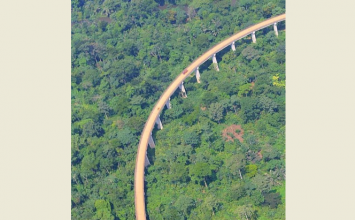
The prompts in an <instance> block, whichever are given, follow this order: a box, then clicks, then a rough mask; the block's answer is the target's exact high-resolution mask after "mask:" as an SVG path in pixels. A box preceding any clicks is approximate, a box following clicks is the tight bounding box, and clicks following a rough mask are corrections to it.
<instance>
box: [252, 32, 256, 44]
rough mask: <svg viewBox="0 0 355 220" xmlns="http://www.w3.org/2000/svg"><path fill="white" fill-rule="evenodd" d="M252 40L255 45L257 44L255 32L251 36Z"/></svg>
mask: <svg viewBox="0 0 355 220" xmlns="http://www.w3.org/2000/svg"><path fill="white" fill-rule="evenodd" d="M251 39H252V40H253V43H256V37H255V31H253V33H252V34H251Z"/></svg>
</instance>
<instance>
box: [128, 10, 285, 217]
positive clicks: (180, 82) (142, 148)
mask: <svg viewBox="0 0 355 220" xmlns="http://www.w3.org/2000/svg"><path fill="white" fill-rule="evenodd" d="M284 20H286V14H282V15H278V16H276V17H273V18H270V19H267V20H265V21H262V22H260V23H258V24H256V25H253V26H251V27H248V28H246V29H244V30H242V31H240V32H238V33H236V34H234V35H233V36H231V37H229V38H228V39H226V40H223V41H222V42H220V43H219V44H217V45H215V46H214V47H212V48H211V49H210V50H208V51H207V52H205V53H204V54H202V55H201V56H200V57H199V58H197V59H196V60H195V61H193V62H192V63H191V64H190V65H189V66H188V67H187V68H186V69H185V70H183V71H182V72H181V73H180V74H179V75H178V76H177V77H176V79H175V80H174V81H173V82H172V83H171V84H170V85H169V87H168V88H167V89H166V90H165V91H164V93H163V94H162V95H161V96H160V98H159V100H158V102H157V103H156V104H155V106H154V108H153V110H152V111H151V113H150V115H149V117H148V120H147V122H146V123H145V126H144V129H143V132H142V135H141V139H140V142H139V145H138V153H137V158H136V166H135V171H134V197H135V198H134V199H135V209H136V219H137V220H146V212H145V200H144V195H145V194H144V169H145V167H147V166H148V165H149V164H150V163H149V160H148V157H147V148H148V144H149V146H150V147H151V148H155V144H154V140H153V137H152V130H153V128H154V125H155V124H157V128H158V129H163V125H162V123H161V120H160V116H159V114H160V112H161V111H162V110H163V108H164V106H166V107H167V108H168V109H170V108H171V104H170V96H171V95H172V94H173V93H174V92H175V90H176V89H177V88H179V89H180V90H181V92H182V93H183V96H184V97H187V94H186V90H185V87H184V79H186V78H187V77H188V76H189V75H190V74H191V73H193V72H195V73H196V80H197V82H198V83H199V82H200V77H201V76H200V72H199V66H200V65H201V64H203V63H204V62H205V61H207V60H208V59H210V58H212V62H213V64H214V66H215V69H216V70H217V71H219V68H218V62H217V59H216V53H218V52H219V51H221V50H223V49H224V48H226V47H228V46H231V49H232V50H233V51H235V44H234V43H235V41H237V40H239V39H241V38H243V37H246V36H248V35H251V37H252V41H253V43H256V36H255V32H256V31H258V30H261V29H263V28H265V27H268V26H270V25H273V26H274V31H275V34H276V36H278V31H277V23H278V22H281V21H284Z"/></svg>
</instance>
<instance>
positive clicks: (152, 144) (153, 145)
mask: <svg viewBox="0 0 355 220" xmlns="http://www.w3.org/2000/svg"><path fill="white" fill-rule="evenodd" d="M148 144H149V147H150V148H155V143H154V140H153V136H152V133H150V137H149V140H148Z"/></svg>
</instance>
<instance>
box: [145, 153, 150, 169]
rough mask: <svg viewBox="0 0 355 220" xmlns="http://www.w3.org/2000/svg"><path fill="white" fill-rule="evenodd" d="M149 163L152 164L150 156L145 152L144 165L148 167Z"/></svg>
mask: <svg viewBox="0 0 355 220" xmlns="http://www.w3.org/2000/svg"><path fill="white" fill-rule="evenodd" d="M148 165H150V162H149V159H148V156H147V152H146V153H145V160H144V167H147V166H148Z"/></svg>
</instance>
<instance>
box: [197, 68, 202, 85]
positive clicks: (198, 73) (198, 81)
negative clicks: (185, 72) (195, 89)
mask: <svg viewBox="0 0 355 220" xmlns="http://www.w3.org/2000/svg"><path fill="white" fill-rule="evenodd" d="M198 68H199V67H197V68H196V80H197V83H200V77H201V76H200V71H199V70H198Z"/></svg>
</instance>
